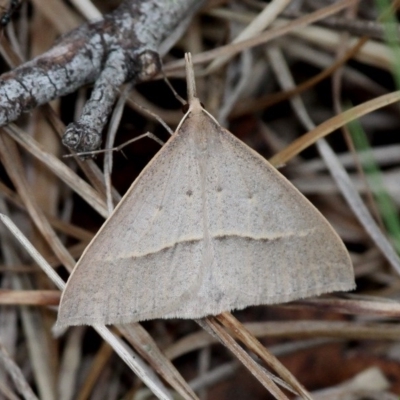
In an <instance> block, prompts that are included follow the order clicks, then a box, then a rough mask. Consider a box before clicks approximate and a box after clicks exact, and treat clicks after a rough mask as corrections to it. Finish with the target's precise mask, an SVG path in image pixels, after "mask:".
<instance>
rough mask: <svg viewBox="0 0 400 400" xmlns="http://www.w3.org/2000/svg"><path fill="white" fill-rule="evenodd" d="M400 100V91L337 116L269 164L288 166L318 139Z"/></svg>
mask: <svg viewBox="0 0 400 400" xmlns="http://www.w3.org/2000/svg"><path fill="white" fill-rule="evenodd" d="M399 100H400V91H396V92H392V93H388V94H384V95H382V96H379V97H376V98H375V99H372V100H369V101H366V102H365V103H362V104H360V105H358V106H355V107H353V108H350V109H349V110H346V111H344V112H343V113H342V114H339V115H336V116H334V117H332V118H330V119H328V120H327V121H325V122H323V123H322V124H320V125H318V126H317V127H316V128H315V129H313V130H311V131H310V132H308V133H306V134H305V135H303V136H301V137H300V138H298V139H297V140H295V141H293V142H292V143H291V144H290V145H289V146H288V147H286V148H285V149H284V150H282V151H281V152H279V153H278V154H275V155H274V156H273V157H271V158H270V160H269V162H270V163H271V164H272V165H275V166H279V165H284V164H286V163H287V162H288V161H289V160H290V159H291V158H293V157H295V156H296V155H297V154H299V153H301V152H302V151H303V150H305V149H306V148H307V147H309V146H311V145H313V144H314V143H316V142H317V140H318V139H321V138H323V137H325V136H327V135H329V134H330V133H332V132H333V131H335V130H336V129H338V128H341V127H342V126H344V125H346V124H348V123H349V122H351V121H354V120H355V119H358V118H361V117H362V116H363V115H366V114H369V113H371V112H373V111H375V110H378V109H379V108H382V107H386V106H388V105H389V104H393V103H396V102H398V101H399Z"/></svg>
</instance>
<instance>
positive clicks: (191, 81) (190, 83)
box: [185, 53, 197, 103]
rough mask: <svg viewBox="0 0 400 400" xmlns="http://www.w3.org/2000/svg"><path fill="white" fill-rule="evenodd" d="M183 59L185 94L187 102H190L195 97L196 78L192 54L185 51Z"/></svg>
mask: <svg viewBox="0 0 400 400" xmlns="http://www.w3.org/2000/svg"><path fill="white" fill-rule="evenodd" d="M185 61H186V84H187V95H188V102H189V103H190V102H191V101H192V100H193V99H194V98H197V92H196V80H195V78H194V70H193V62H192V55H191V54H190V53H185Z"/></svg>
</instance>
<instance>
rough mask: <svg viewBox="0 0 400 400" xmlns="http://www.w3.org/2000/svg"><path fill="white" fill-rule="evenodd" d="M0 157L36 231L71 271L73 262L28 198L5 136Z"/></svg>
mask: <svg viewBox="0 0 400 400" xmlns="http://www.w3.org/2000/svg"><path fill="white" fill-rule="evenodd" d="M0 156H1V159H2V161H3V164H4V166H5V167H6V169H7V172H8V174H9V176H10V177H11V178H12V179H13V183H14V185H15V187H16V188H17V191H18V193H19V195H20V197H21V200H22V201H23V202H24V203H25V206H26V209H27V210H28V212H29V214H30V216H31V218H32V220H33V221H34V222H35V224H36V226H37V228H38V230H39V231H40V232H41V233H42V235H43V236H44V238H45V239H46V241H47V243H48V244H49V246H50V248H51V249H52V250H53V251H54V253H55V254H56V255H57V256H58V257H59V259H60V262H61V263H62V264H63V265H65V267H66V268H67V269H69V270H70V271H72V269H73V267H74V265H75V260H74V259H73V258H72V257H71V255H70V254H69V252H68V251H67V250H66V248H65V247H64V245H63V244H62V243H61V241H60V239H59V238H58V236H57V235H56V233H55V232H54V231H53V229H52V228H51V226H50V224H49V223H48V221H47V219H46V218H45V216H44V214H43V212H42V211H41V210H40V208H39V207H38V205H37V203H36V201H35V199H34V198H33V197H32V196H30V189H29V185H28V183H27V181H26V179H25V175H24V172H23V168H22V163H21V160H20V157H19V154H18V151H17V148H16V145H15V144H14V143H13V142H12V141H11V139H9V138H7V137H6V136H0Z"/></svg>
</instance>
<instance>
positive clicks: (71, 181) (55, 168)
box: [5, 125, 108, 218]
mask: <svg viewBox="0 0 400 400" xmlns="http://www.w3.org/2000/svg"><path fill="white" fill-rule="evenodd" d="M5 131H6V132H7V133H8V135H9V136H10V137H12V138H13V139H14V140H15V141H16V142H17V143H19V144H20V145H21V146H23V147H24V148H25V149H26V150H27V151H28V152H30V153H31V154H32V155H33V156H34V157H36V158H37V159H38V160H40V161H41V162H43V163H44V164H45V165H47V166H48V168H49V169H50V170H51V171H52V172H53V173H54V174H55V175H57V176H58V177H59V178H60V179H61V180H62V181H64V182H65V183H66V184H67V185H68V186H69V187H70V188H71V189H73V190H74V191H75V192H76V193H77V194H78V195H80V196H81V197H82V198H83V199H85V200H86V201H87V202H88V203H89V204H90V205H91V206H92V207H93V208H94V209H95V210H96V211H97V212H98V213H99V214H100V215H102V216H103V217H104V218H106V217H107V215H108V213H107V209H106V206H105V204H104V201H103V200H102V198H101V197H100V196H99V194H98V193H97V192H96V191H95V190H93V189H92V188H91V187H90V186H89V185H88V184H87V183H86V182H85V181H83V180H82V179H81V178H79V177H78V176H77V175H76V174H75V173H74V172H73V171H71V169H69V168H68V167H67V166H66V165H65V164H63V163H62V162H61V161H60V160H59V159H58V158H57V157H55V156H53V155H52V154H50V153H48V152H46V151H45V150H44V149H43V148H42V147H41V146H40V144H39V143H37V142H35V140H34V139H33V138H32V137H31V136H29V135H27V134H26V133H24V132H22V131H21V130H20V129H19V128H18V127H16V126H15V125H10V127H9V128H5Z"/></svg>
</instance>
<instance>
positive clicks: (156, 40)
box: [0, 0, 203, 152]
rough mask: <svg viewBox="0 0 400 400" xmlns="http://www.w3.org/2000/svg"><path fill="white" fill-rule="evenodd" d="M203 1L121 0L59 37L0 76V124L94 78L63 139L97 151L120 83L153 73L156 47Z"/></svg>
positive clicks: (76, 146) (156, 69) (174, 33)
mask: <svg viewBox="0 0 400 400" xmlns="http://www.w3.org/2000/svg"><path fill="white" fill-rule="evenodd" d="M202 3H203V0H124V1H123V2H122V4H121V5H120V6H119V7H118V8H117V9H116V10H115V11H113V12H112V13H110V14H107V15H105V16H104V19H102V20H100V21H97V22H90V23H86V24H84V25H82V26H80V27H79V28H77V29H75V30H73V31H71V32H70V33H68V34H67V35H65V36H63V37H61V39H60V40H59V41H58V43H56V44H55V45H54V47H52V48H51V49H50V50H49V51H48V52H46V53H44V54H42V55H41V56H39V57H36V58H35V59H33V60H31V61H29V62H27V63H25V64H23V65H21V66H20V67H18V68H15V69H14V70H12V71H10V72H8V73H6V74H3V75H2V76H0V125H5V124H7V123H9V122H11V121H14V120H15V119H17V118H18V117H19V116H20V115H21V114H22V113H23V112H26V111H29V110H31V109H33V108H35V107H37V106H39V105H41V104H45V103H47V102H49V101H51V100H53V99H55V98H57V97H59V96H63V95H66V94H68V93H71V92H73V91H75V90H76V89H78V88H79V87H81V86H83V85H86V84H89V83H93V82H94V88H93V92H92V95H91V98H90V99H89V100H88V102H87V103H86V105H85V107H84V109H83V112H82V115H81V117H80V119H79V120H78V121H77V122H74V123H72V124H70V125H69V126H68V127H67V130H66V133H65V135H64V138H63V143H64V144H65V145H66V146H68V147H70V148H71V149H73V150H75V151H78V152H87V151H91V150H96V149H97V148H98V147H99V146H100V143H101V132H102V130H103V128H104V125H105V124H106V122H107V119H108V116H109V115H110V112H111V109H112V106H113V104H114V102H115V99H116V96H117V93H118V88H119V87H120V85H121V84H123V83H124V82H126V81H133V82H135V83H136V82H140V81H144V80H148V79H150V78H151V77H152V76H154V75H155V74H157V73H158V72H159V71H160V66H161V64H160V60H159V55H158V54H159V51H160V48H162V49H164V51H165V50H166V45H165V43H166V42H171V38H173V39H174V40H176V39H177V32H178V33H180V32H182V31H183V28H184V27H185V25H187V23H188V22H189V21H190V17H191V16H192V15H193V14H194V13H195V12H196V10H197V9H198V8H199V7H200V6H201V4H202ZM168 39H169V40H168ZM171 44H172V43H169V45H171Z"/></svg>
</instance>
